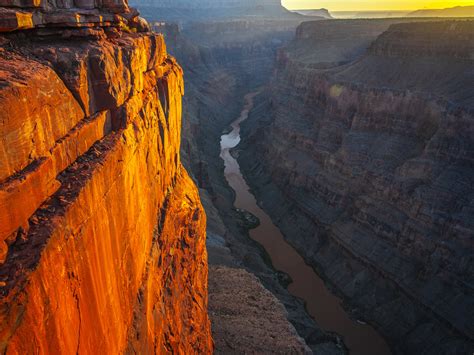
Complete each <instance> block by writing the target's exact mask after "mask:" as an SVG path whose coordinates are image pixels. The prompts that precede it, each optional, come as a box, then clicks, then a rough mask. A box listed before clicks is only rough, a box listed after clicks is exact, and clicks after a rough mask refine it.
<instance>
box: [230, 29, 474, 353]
mask: <svg viewBox="0 0 474 355" xmlns="http://www.w3.org/2000/svg"><path fill="white" fill-rule="evenodd" d="M356 24H357V23H354V24H353V25H356ZM359 24H360V22H359ZM374 24H375V26H378V25H377V22H374ZM473 25H474V22H472V21H460V22H456V21H449V22H429V23H409V24H397V25H392V26H391V27H390V28H388V29H387V31H385V32H384V33H383V34H381V35H380V36H378V37H377V38H376V40H375V41H374V42H373V43H372V44H369V45H367V46H366V45H365V44H364V45H363V46H366V48H367V47H368V48H367V49H366V51H365V53H363V54H359V55H354V56H345V55H342V56H341V55H340V54H341V53H348V51H352V48H354V42H356V41H354V42H353V43H350V42H351V41H342V42H341V41H340V40H339V37H337V36H336V38H335V40H334V41H332V40H331V39H330V38H326V40H324V41H323V42H322V43H323V45H324V46H326V47H323V49H324V48H328V50H329V49H330V50H331V55H330V58H329V60H328V59H327V58H328V56H327V55H326V53H327V52H324V50H321V51H319V53H318V50H317V49H315V50H313V51H309V50H307V49H304V48H301V47H300V46H299V43H301V41H302V38H303V39H304V41H305V43H308V42H309V41H314V43H315V46H318V45H320V44H319V43H320V42H319V41H317V40H316V39H315V38H314V37H313V36H318V37H321V36H322V37H326V35H329V36H332V35H333V34H334V33H337V31H338V30H339V29H338V28H337V22H336V21H335V22H334V26H335V28H333V30H332V31H329V30H328V31H325V32H321V31H314V32H312V31H310V32H308V31H304V30H305V27H304V26H313V28H314V29H317V28H318V27H320V26H328V27H330V24H328V23H323V22H318V23H314V24H313V25H309V24H303V25H302V26H301V27H300V28H299V30H298V32H297V33H298V35H297V38H296V39H295V41H294V42H293V43H292V44H290V45H289V46H288V47H287V49H286V50H283V51H281V52H280V53H279V62H278V70H277V72H276V74H275V77H274V79H273V80H272V83H271V86H270V87H269V88H268V90H267V91H266V92H265V93H263V94H262V95H260V99H259V100H257V105H256V108H255V110H254V111H253V112H252V113H251V116H250V118H249V120H248V123H246V127H245V128H244V134H245V135H246V139H245V140H244V142H245V144H243V145H242V146H241V151H240V153H239V163H240V165H241V167H242V168H243V169H244V171H245V173H246V174H247V177H248V179H247V181H248V182H249V184H250V185H251V187H252V189H253V190H254V191H255V192H256V194H257V196H258V198H259V199H260V200H261V201H262V202H261V203H262V206H263V207H264V208H265V209H266V210H267V211H268V212H269V213H270V214H271V216H272V218H273V220H274V221H276V222H277V223H278V225H279V227H280V228H281V229H282V230H283V231H284V234H285V236H286V238H287V239H288V241H289V242H290V243H292V244H293V245H294V246H295V247H296V248H297V249H298V250H299V251H300V252H301V253H302V255H304V256H305V258H306V260H307V261H308V262H309V263H310V264H311V265H313V266H314V267H315V268H317V269H318V270H319V271H320V273H321V274H322V275H324V277H325V278H326V279H327V280H328V282H329V283H330V284H332V285H333V286H334V289H335V290H336V291H337V292H338V293H339V294H340V295H341V296H343V297H344V298H345V300H346V302H347V304H348V306H349V307H350V308H351V309H352V310H353V312H354V316H355V317H358V318H359V319H360V318H362V319H365V320H367V321H369V322H371V323H372V324H373V325H374V326H376V327H377V328H378V329H379V330H380V332H381V333H382V334H383V335H385V336H386V337H387V339H388V341H389V343H390V344H391V346H392V348H393V350H394V352H395V353H413V354H416V353H420V352H422V351H428V352H430V353H431V352H433V353H447V352H450V351H453V352H459V353H464V352H471V351H472V349H473V339H472V334H473V328H472V324H471V323H472V322H471V321H470V320H471V319H472V317H473V314H472V312H471V311H470V310H472V309H473V298H472V279H473V264H472V260H473V259H472V237H473V236H474V228H473V225H472V206H473V189H472V186H474V185H473V184H474V181H473V176H474V172H473V170H472V160H473V151H472V147H473V146H474V142H473V140H472V139H473V137H474V135H473V129H474V125H473V122H474V120H473V117H474V116H473V111H472V108H473V105H474V92H473V90H472V85H471V83H472V82H473V81H474V77H473V70H472V68H473V67H474V62H473V57H472V43H473V37H472V36H473V34H474V27H473ZM328 29H329V28H328ZM372 30H373V29H372ZM372 30H371V31H372ZM313 34H314V35H313ZM353 35H354V34H349V35H348V37H349V38H350V37H351V36H353ZM364 37H366V36H365V35H364ZM331 41H332V43H333V45H334V47H336V48H337V49H331V46H330V43H331ZM365 41H366V40H365V39H362V40H361V42H360V43H366V42H365ZM325 43H326V44H327V45H326V44H325ZM316 48H322V47H321V46H320V47H316ZM298 51H306V52H307V53H310V52H311V53H312V55H311V56H308V57H307V60H306V61H305V62H304V63H302V62H301V60H300V57H299V56H298V55H296V54H295V52H298ZM341 57H343V58H346V59H345V60H343V61H341V60H338V58H341ZM328 63H330V64H329V65H328ZM252 122H253V123H252ZM255 123H257V124H255ZM421 334H423V335H421ZM427 349H428V350H427Z"/></svg>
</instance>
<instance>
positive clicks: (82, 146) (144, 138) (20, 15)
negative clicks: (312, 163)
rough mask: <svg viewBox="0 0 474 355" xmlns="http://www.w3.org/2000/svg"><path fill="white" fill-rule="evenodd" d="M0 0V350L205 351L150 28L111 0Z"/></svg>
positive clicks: (200, 266)
mask: <svg viewBox="0 0 474 355" xmlns="http://www.w3.org/2000/svg"><path fill="white" fill-rule="evenodd" d="M0 6H2V7H0V31H1V32H2V33H0V107H1V110H0V137H1V139H0V352H2V353H35V352H37V351H41V352H44V353H123V352H138V353H153V352H184V353H190V352H199V353H209V352H211V351H212V348H213V345H212V339H211V334H210V323H209V319H208V315H207V272H208V269H207V254H206V249H205V229H206V218H205V213H204V211H203V209H202V206H201V202H200V199H199V195H198V192H197V189H196V187H195V186H194V184H193V183H192V181H191V180H190V178H189V177H188V175H187V173H186V170H185V169H184V168H183V167H182V165H181V161H180V155H179V148H180V134H181V132H180V131H181V97H182V95H183V80H182V70H181V68H180V67H179V65H178V64H177V63H176V61H175V60H174V59H173V58H172V57H170V56H168V55H167V52H166V47H165V43H164V41H163V38H162V37H161V36H160V35H156V34H153V33H151V32H149V31H148V25H147V23H146V21H144V20H142V19H141V18H140V17H138V13H137V12H136V11H135V10H133V9H130V8H128V6H127V5H126V3H125V2H124V1H122V0H119V1H104V2H102V3H101V4H100V5H97V2H88V1H82V0H78V1H74V2H72V1H61V2H54V1H53V2H51V1H48V2H46V1H41V0H39V1H36V0H34V1H32V2H30V1H16V0H13V1H6V0H5V1H3V0H2V1H0ZM19 29H21V30H20V31H19Z"/></svg>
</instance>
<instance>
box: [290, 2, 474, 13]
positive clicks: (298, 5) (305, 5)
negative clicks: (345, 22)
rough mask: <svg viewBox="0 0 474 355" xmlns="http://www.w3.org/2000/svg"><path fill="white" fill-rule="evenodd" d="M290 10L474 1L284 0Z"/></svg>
mask: <svg viewBox="0 0 474 355" xmlns="http://www.w3.org/2000/svg"><path fill="white" fill-rule="evenodd" d="M282 3H283V5H284V6H285V7H287V8H289V9H317V8H321V7H324V8H326V9H329V10H332V11H344V10H347V11H351V10H417V9H440V8H445V7H453V6H468V5H474V0H282Z"/></svg>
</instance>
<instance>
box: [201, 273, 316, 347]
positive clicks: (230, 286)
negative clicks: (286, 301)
mask: <svg viewBox="0 0 474 355" xmlns="http://www.w3.org/2000/svg"><path fill="white" fill-rule="evenodd" d="M209 305H210V307H209V315H210V317H211V323H212V328H213V336H214V342H215V346H216V353H217V354H238V353H242V352H245V353H273V354H307V353H311V351H310V350H309V348H308V347H307V346H306V344H305V343H304V340H302V339H301V338H300V337H299V336H298V334H297V333H296V330H295V329H294V328H293V326H292V325H291V324H290V323H289V322H288V320H287V319H286V317H285V313H286V311H285V309H284V307H283V305H282V304H281V303H280V302H278V300H277V299H276V298H275V296H273V295H272V294H271V293H270V291H268V290H266V289H265V288H264V287H263V286H262V284H261V283H260V282H259V281H258V279H257V278H256V277H255V276H253V275H252V274H250V273H248V272H247V271H245V270H243V269H233V268H228V267H224V266H211V267H210V269H209Z"/></svg>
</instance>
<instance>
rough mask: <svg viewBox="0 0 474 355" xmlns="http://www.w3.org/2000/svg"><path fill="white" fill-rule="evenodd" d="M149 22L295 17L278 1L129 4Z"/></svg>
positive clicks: (135, 0) (147, 0) (145, 0)
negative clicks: (151, 20)
mask: <svg viewBox="0 0 474 355" xmlns="http://www.w3.org/2000/svg"><path fill="white" fill-rule="evenodd" d="M130 4H131V5H133V6H136V7H137V8H138V9H141V10H142V12H143V13H144V14H146V15H145V17H148V18H150V19H155V20H156V19H159V20H164V21H173V22H182V21H184V22H186V21H200V20H208V19H212V20H215V19H222V18H237V17H281V16H284V17H295V16H298V15H297V14H294V13H292V12H290V11H288V10H286V9H285V8H284V7H283V6H282V5H281V0H131V1H130Z"/></svg>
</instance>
